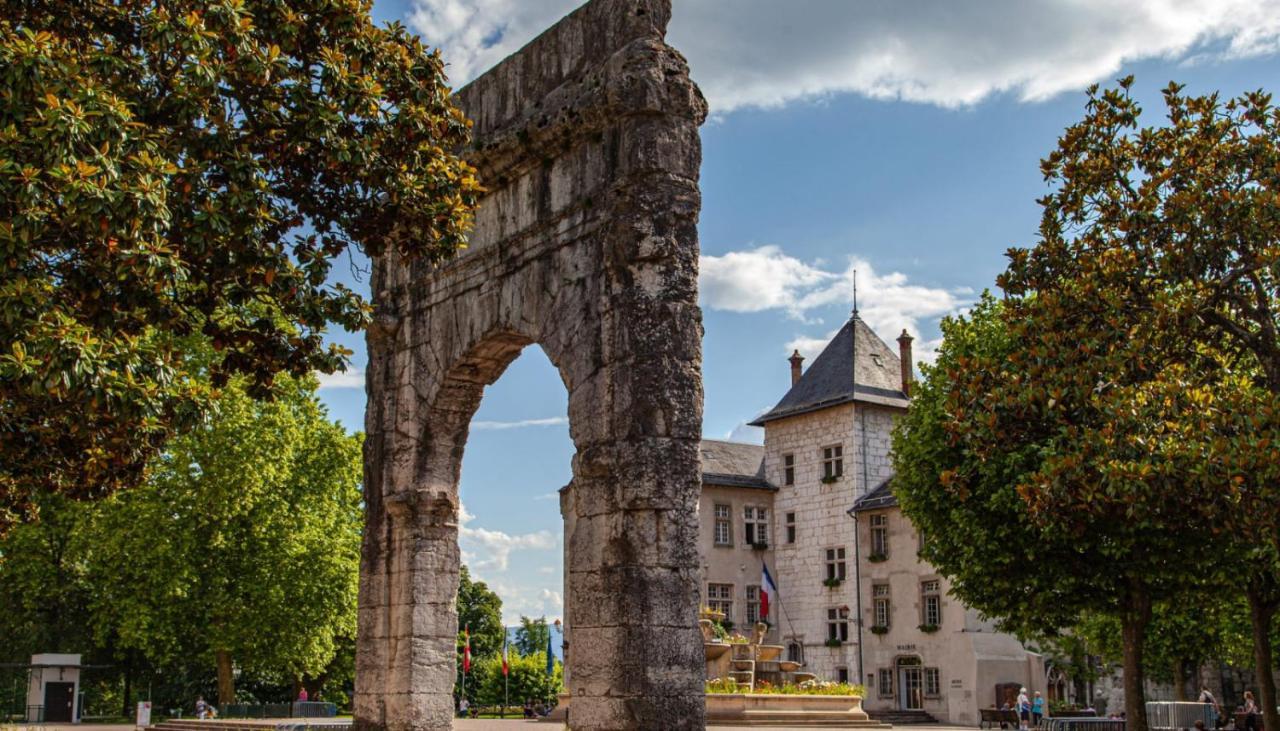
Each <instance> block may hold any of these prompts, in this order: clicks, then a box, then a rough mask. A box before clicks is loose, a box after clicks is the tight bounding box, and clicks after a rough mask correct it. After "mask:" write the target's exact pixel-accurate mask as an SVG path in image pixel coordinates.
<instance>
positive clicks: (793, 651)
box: [787, 640, 804, 665]
mask: <svg viewBox="0 0 1280 731" xmlns="http://www.w3.org/2000/svg"><path fill="white" fill-rule="evenodd" d="M787 659H788V660H790V661H791V662H798V663H800V664H801V665H803V664H804V646H803V645H801V644H800V643H799V642H796V641H795V640H792V641H791V642H788V643H787Z"/></svg>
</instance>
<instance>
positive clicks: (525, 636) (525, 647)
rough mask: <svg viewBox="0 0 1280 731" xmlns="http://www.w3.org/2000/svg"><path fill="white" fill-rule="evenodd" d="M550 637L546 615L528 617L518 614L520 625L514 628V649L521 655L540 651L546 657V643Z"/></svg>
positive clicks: (549, 627)
mask: <svg viewBox="0 0 1280 731" xmlns="http://www.w3.org/2000/svg"><path fill="white" fill-rule="evenodd" d="M550 639H551V626H550V625H548V624H547V618H546V617H538V618H537V619H530V618H529V617H526V616H524V615H523V614H522V615H520V626H519V627H518V628H517V629H516V641H515V646H516V649H517V650H518V651H519V652H520V654H521V655H532V654H533V653H535V652H541V653H542V657H543V659H544V660H545V659H546V653H547V645H548V643H549V640H550Z"/></svg>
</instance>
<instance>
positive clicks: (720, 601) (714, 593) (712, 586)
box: [707, 581, 733, 622]
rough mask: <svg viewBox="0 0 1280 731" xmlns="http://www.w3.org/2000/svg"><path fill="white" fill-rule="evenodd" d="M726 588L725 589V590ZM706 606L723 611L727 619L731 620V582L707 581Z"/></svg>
mask: <svg viewBox="0 0 1280 731" xmlns="http://www.w3.org/2000/svg"><path fill="white" fill-rule="evenodd" d="M726 590H727V591H726ZM707 608H709V609H711V610H712V611H720V612H723V613H724V618H725V619H726V620H727V621H730V622H732V621H733V584H724V583H721V582H713V581H708V582H707Z"/></svg>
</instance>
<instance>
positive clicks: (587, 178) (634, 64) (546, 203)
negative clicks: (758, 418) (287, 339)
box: [355, 0, 706, 731]
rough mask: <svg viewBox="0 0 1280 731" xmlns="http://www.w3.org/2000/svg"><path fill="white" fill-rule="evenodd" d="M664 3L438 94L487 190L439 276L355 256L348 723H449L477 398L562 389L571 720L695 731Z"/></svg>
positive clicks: (671, 55)
mask: <svg viewBox="0 0 1280 731" xmlns="http://www.w3.org/2000/svg"><path fill="white" fill-rule="evenodd" d="M670 13H671V8H670V2H669V0H592V2H589V3H587V4H586V5H584V6H582V7H581V8H579V9H578V10H576V11H575V12H574V13H572V14H571V15H569V16H568V17H566V18H565V19H563V20H561V21H560V22H559V23H557V24H556V25H555V26H553V27H552V28H551V29H549V30H548V31H546V32H544V33H543V34H542V35H540V36H539V37H538V38H537V39H535V40H534V41H532V42H531V43H530V44H529V45H527V46H525V47H524V48H523V49H521V51H519V52H518V53H517V54H515V55H514V56H512V57H510V58H508V59H507V60H505V61H503V62H502V63H500V64H498V66H496V67H494V68H493V69H492V70H491V71H489V72H488V73H486V74H484V75H483V76H481V77H480V78H478V79H476V80H475V81H474V82H472V83H471V84H470V85H468V86H467V87H466V88H464V89H462V90H461V91H459V92H458V93H457V99H458V103H459V105H460V106H461V108H462V109H463V111H464V112H465V113H466V114H467V116H468V117H469V118H470V119H472V120H473V122H474V123H475V126H474V129H473V133H474V141H473V144H472V148H471V149H470V150H469V151H468V159H469V160H470V161H471V162H472V163H473V164H474V165H475V166H476V168H477V171H478V173H479V176H480V180H481V182H482V184H484V186H485V187H486V189H487V192H486V194H485V197H484V199H483V200H482V202H481V206H480V209H479V210H478V211H477V214H476V227H475V232H474V234H473V236H472V238H471V241H470V247H469V248H468V249H467V250H466V252H465V253H463V254H462V255H460V256H458V257H457V258H456V259H455V260H454V261H451V262H448V263H445V264H443V265H441V266H432V265H430V264H428V263H425V262H405V261H402V260H400V259H399V258H398V257H397V256H396V255H395V254H394V253H389V254H387V255H385V256H383V257H380V258H379V259H378V260H377V261H375V263H374V271H373V277H372V289H373V293H374V295H373V296H374V302H375V309H376V315H375V322H374V325H373V326H372V327H371V328H370V331H369V334H368V342H369V358H370V361H369V370H368V393H369V406H368V411H367V414H366V419H365V429H366V433H367V435H368V436H367V438H366V441H365V502H366V530H365V536H364V545H363V554H362V560H361V584H360V615H359V617H360V619H359V637H358V643H357V645H358V646H357V657H356V698H355V722H356V725H357V726H358V727H359V728H360V729H362V730H363V731H375V730H376V731H421V730H426V729H432V730H437V729H439V730H443V729H448V728H450V724H451V720H450V719H451V716H452V710H453V703H452V695H451V692H452V689H453V683H454V672H455V670H454V669H455V667H456V665H455V663H456V651H455V646H456V633H457V617H456V615H455V608H454V601H455V597H456V592H457V585H458V559H459V556H458V548H457V515H458V498H457V495H458V492H457V488H458V476H459V470H460V466H461V461H462V455H463V450H464V448H465V445H466V437H467V428H468V425H469V423H470V420H471V416H472V414H474V413H475V410H476V408H477V407H478V406H479V403H480V399H481V395H482V393H483V389H484V387H485V385H487V384H490V383H493V382H494V381H495V380H497V378H498V377H499V376H501V374H502V372H503V371H504V370H505V369H506V367H507V366H508V365H509V364H510V363H511V361H512V360H514V359H515V358H516V357H517V356H518V355H519V352H520V350H521V349H522V348H524V347H525V346H527V345H529V344H531V343H537V344H539V345H540V346H541V347H542V348H543V349H544V351H545V352H546V353H547V356H548V358H550V360H551V362H552V363H553V364H555V366H556V368H557V370H558V371H559V372H560V375H561V378H562V380H563V381H564V384H565V386H566V388H567V389H568V391H569V430H570V435H571V437H572V438H573V441H574V445H575V447H576V448H577V454H576V455H575V457H574V462H573V482H572V483H571V487H570V489H568V490H566V491H565V492H564V493H563V494H562V498H561V510H562V513H563V514H564V517H565V522H566V536H565V541H566V546H565V554H566V566H565V588H566V592H565V593H566V597H565V601H566V607H565V619H566V624H567V634H566V639H568V638H570V637H571V642H570V644H571V648H570V650H569V652H568V662H569V668H568V669H567V673H566V677H567V678H568V683H569V685H568V690H569V692H570V694H571V704H570V715H569V719H570V723H571V727H572V728H573V729H578V730H592V731H594V730H596V729H601V730H603V729H610V730H615V729H664V730H677V729H700V728H702V727H703V725H704V719H705V713H704V697H703V692H702V691H703V680H704V678H703V657H702V640H701V633H700V631H699V630H698V624H697V620H698V616H697V609H698V594H699V592H698V582H699V578H698V571H699V559H698V546H697V534H698V524H697V503H698V496H699V494H700V492H701V478H700V469H699V457H698V440H699V437H700V432H701V422H702V376H701V359H702V350H701V338H702V322H701V312H700V310H699V309H698V306H697V274H698V271H697V267H698V238H697V217H698V211H699V207H700V205H701V197H700V194H699V191H698V170H699V165H700V163H701V143H700V141H699V138H698V126H699V125H700V124H701V123H702V121H703V119H704V118H705V115H706V102H705V101H704V100H703V98H702V96H701V94H700V93H699V92H698V90H697V87H695V86H694V85H693V83H692V82H691V81H690V80H689V76H688V67H687V65H686V64H685V61H684V59H683V57H681V56H680V54H679V53H677V52H676V51H675V50H674V49H672V48H670V47H669V46H667V45H666V44H665V43H664V42H663V36H664V33H665V30H666V25H667V22H668V20H669V19H670Z"/></svg>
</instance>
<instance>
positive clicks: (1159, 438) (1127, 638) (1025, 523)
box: [895, 277, 1218, 731]
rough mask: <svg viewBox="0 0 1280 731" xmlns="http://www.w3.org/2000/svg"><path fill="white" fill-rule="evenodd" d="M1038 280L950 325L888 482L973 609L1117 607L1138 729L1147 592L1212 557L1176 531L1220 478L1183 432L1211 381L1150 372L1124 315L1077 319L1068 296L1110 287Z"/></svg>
mask: <svg viewBox="0 0 1280 731" xmlns="http://www.w3.org/2000/svg"><path fill="white" fill-rule="evenodd" d="M1005 281H1009V278H1008V277H1006V280H1005ZM1044 284H1045V285H1046V286H1042V287H1039V288H1037V289H1035V291H1034V293H1032V294H1028V295H1027V296H1025V297H1021V298H1018V297H1010V298H1007V299H1006V300H1004V301H1002V302H999V303H997V302H996V301H995V300H994V299H992V298H991V297H990V296H989V295H984V297H983V299H982V301H981V302H980V303H979V305H978V307H977V308H976V309H975V310H974V312H973V313H972V315H971V316H970V317H969V318H960V319H956V320H952V321H949V322H947V323H945V324H944V328H943V329H944V335H945V337H946V340H945V341H944V345H943V348H942V351H941V353H940V356H939V358H938V362H937V364H936V366H934V367H933V368H931V369H928V370H926V380H925V383H924V384H923V385H922V387H921V388H920V389H919V390H918V391H917V393H916V394H915V396H914V399H913V404H912V408H911V410H910V411H909V412H908V415H907V417H906V418H905V419H904V420H903V422H902V423H901V424H900V426H899V428H898V431H897V433H896V436H895V464H896V467H897V469H898V477H897V478H895V492H896V494H897V495H898V496H899V500H901V501H902V504H903V510H904V512H905V513H906V514H907V515H908V516H909V517H910V518H911V519H912V521H913V522H915V524H916V525H917V526H918V527H920V528H921V529H922V530H923V531H924V532H925V534H926V535H928V536H929V537H930V540H929V541H928V542H927V544H926V546H925V551H924V557H925V558H926V559H928V560H929V561H931V562H933V563H935V565H937V566H938V567H939V569H940V570H941V571H942V572H943V573H944V574H946V575H948V576H951V577H953V580H954V587H955V591H956V593H957V595H958V596H959V597H960V598H961V599H964V600H965V601H966V602H967V603H969V604H971V605H972V606H975V607H977V608H978V609H979V610H981V611H983V612H985V613H987V614H990V615H991V616H994V617H997V618H1001V619H1003V620H1004V621H1005V623H1006V625H1008V626H1011V627H1012V628H1014V629H1016V630H1020V631H1027V632H1030V633H1033V632H1035V631H1041V632H1043V631H1044V630H1045V628H1046V627H1049V628H1054V627H1057V628H1068V627H1071V626H1072V625H1073V624H1074V622H1075V619H1076V617H1077V616H1078V615H1079V614H1080V613H1082V612H1084V611H1088V610H1092V611H1097V612H1100V613H1103V614H1107V615H1110V616H1114V617H1116V618H1118V620H1119V622H1120V626H1121V630H1122V632H1121V634H1122V640H1123V649H1124V673H1125V702H1126V717H1127V718H1128V719H1130V723H1132V724H1133V726H1134V727H1135V728H1136V729H1138V730H1139V731H1141V730H1142V729H1145V704H1144V696H1143V685H1142V684H1143V670H1144V661H1143V650H1144V647H1145V644H1146V643H1145V639H1144V638H1145V633H1146V630H1147V627H1148V625H1149V624H1150V621H1151V613H1152V605H1153V603H1154V602H1157V601H1160V600H1163V599H1166V598H1170V597H1172V596H1174V595H1175V593H1176V592H1181V591H1184V590H1185V583H1186V580H1187V577H1196V576H1198V575H1200V573H1201V572H1206V571H1207V570H1208V567H1209V565H1210V559H1211V557H1210V556H1209V555H1208V554H1207V552H1205V551H1203V550H1201V549H1200V547H1199V546H1195V545H1194V544H1192V543H1190V542H1188V541H1186V540H1185V539H1184V538H1183V536H1185V535H1188V534H1191V533H1193V532H1195V531H1198V530H1203V529H1204V527H1205V526H1206V525H1207V523H1208V518H1207V517H1206V512H1209V511H1207V510H1206V507H1205V506H1206V505H1207V504H1209V503H1211V502H1212V499H1213V498H1214V496H1215V493H1216V491H1217V490H1218V485H1216V484H1215V480H1216V476H1215V475H1214V474H1213V473H1211V472H1209V471H1206V470H1205V469H1204V467H1205V465H1204V464H1203V462H1202V461H1201V460H1202V459H1203V457H1202V455H1201V454H1200V453H1199V452H1198V451H1197V450H1196V449H1194V448H1190V447H1189V446H1188V445H1196V444H1200V443H1201V440H1202V439H1203V436H1204V435H1205V434H1207V433H1208V432H1209V431H1210V427H1211V425H1212V424H1211V420H1212V417H1211V416H1210V415H1209V414H1211V413H1212V410H1211V409H1204V408H1203V407H1204V406H1205V405H1206V404H1207V403H1209V402H1210V401H1211V400H1212V394H1213V388H1212V387H1213V385H1216V384H1206V383H1203V382H1201V381H1199V380H1197V379H1196V378H1195V377H1194V375H1195V374H1192V373H1190V372H1189V371H1187V370H1186V369H1181V368H1176V367H1167V368H1163V369H1159V370H1155V371H1154V372H1153V373H1149V372H1147V370H1146V367H1145V366H1146V362H1147V361H1146V360H1144V359H1145V358H1149V357H1150V353H1144V352H1142V351H1141V350H1138V351H1135V350H1134V349H1133V348H1134V345H1135V343H1134V341H1133V340H1132V339H1131V338H1129V337H1127V335H1128V331H1127V328H1123V327H1121V328H1113V329H1106V328H1099V327H1098V325H1097V323H1091V324H1090V326H1088V327H1086V326H1084V325H1082V324H1081V320H1082V319H1084V318H1078V317H1077V316H1076V313H1077V311H1079V310H1081V309H1084V308H1087V307H1095V306H1096V307H1101V306H1103V305H1102V303H1104V302H1105V299H1104V298H1103V297H1102V296H1100V295H1098V294H1097V293H1092V296H1084V293H1083V292H1081V291H1077V289H1076V288H1079V289H1088V288H1089V287H1090V282H1089V281H1087V280H1076V279H1069V278H1067V277H1060V278H1059V279H1058V280H1055V281H1054V282H1052V287H1050V286H1047V285H1048V284H1049V283H1047V282H1046V283H1044ZM1002 590H1003V591H1002Z"/></svg>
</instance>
